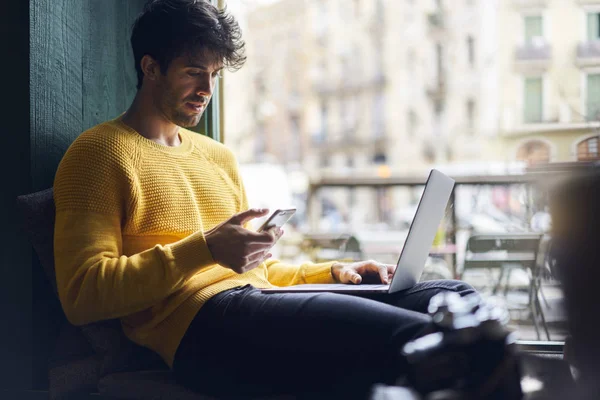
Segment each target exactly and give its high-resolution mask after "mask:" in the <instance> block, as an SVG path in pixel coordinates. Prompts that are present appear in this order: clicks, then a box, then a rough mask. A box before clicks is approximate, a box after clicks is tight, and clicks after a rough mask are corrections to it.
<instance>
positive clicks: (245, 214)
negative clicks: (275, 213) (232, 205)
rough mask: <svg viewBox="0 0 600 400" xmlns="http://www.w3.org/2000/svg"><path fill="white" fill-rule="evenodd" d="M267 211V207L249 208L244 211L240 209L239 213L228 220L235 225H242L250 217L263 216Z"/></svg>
mask: <svg viewBox="0 0 600 400" xmlns="http://www.w3.org/2000/svg"><path fill="white" fill-rule="evenodd" d="M268 213H269V209H267V208H251V209H249V210H246V211H242V212H241V213H238V214H235V215H234V216H233V217H231V218H229V222H231V223H232V224H236V225H244V224H245V223H246V222H248V221H250V220H251V219H254V218H258V217H263V216H265V215H267V214H268Z"/></svg>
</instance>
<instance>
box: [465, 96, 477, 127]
mask: <svg viewBox="0 0 600 400" xmlns="http://www.w3.org/2000/svg"><path fill="white" fill-rule="evenodd" d="M467 129H468V133H469V134H470V135H472V134H473V133H474V132H475V101H474V100H473V99H469V100H468V101H467Z"/></svg>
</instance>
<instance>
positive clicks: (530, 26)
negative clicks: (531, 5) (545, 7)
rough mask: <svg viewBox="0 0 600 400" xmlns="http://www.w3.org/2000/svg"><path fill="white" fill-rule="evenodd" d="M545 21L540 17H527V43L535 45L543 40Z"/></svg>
mask: <svg viewBox="0 0 600 400" xmlns="http://www.w3.org/2000/svg"><path fill="white" fill-rule="evenodd" d="M543 35H544V33H543V20H542V17H541V16H540V15H536V16H526V17H525V43H527V44H530V43H534V42H535V41H536V40H539V38H542V37H543Z"/></svg>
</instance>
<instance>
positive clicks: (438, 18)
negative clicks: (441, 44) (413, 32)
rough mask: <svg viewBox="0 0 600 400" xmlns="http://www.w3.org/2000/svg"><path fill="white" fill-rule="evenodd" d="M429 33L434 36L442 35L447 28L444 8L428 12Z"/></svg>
mask: <svg viewBox="0 0 600 400" xmlns="http://www.w3.org/2000/svg"><path fill="white" fill-rule="evenodd" d="M427 23H428V28H429V33H430V34H431V35H434V36H440V37H441V36H442V35H444V33H445V29H446V15H445V13H444V12H443V11H442V10H438V11H435V12H432V13H429V14H427Z"/></svg>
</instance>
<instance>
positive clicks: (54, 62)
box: [0, 0, 144, 389]
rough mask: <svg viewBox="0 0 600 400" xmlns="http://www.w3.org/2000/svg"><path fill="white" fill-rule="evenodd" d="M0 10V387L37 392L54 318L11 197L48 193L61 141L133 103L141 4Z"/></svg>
mask: <svg viewBox="0 0 600 400" xmlns="http://www.w3.org/2000/svg"><path fill="white" fill-rule="evenodd" d="M0 3H2V4H1V5H0V27H1V28H0V29H2V30H1V31H0V32H2V38H3V39H2V40H1V41H0V54H3V55H8V57H5V60H10V62H6V61H5V62H2V63H0V64H1V66H0V68H1V71H2V75H1V76H2V77H3V78H4V86H3V89H4V90H3V92H4V94H3V96H2V97H3V100H2V101H3V106H2V113H3V114H6V115H3V117H4V118H2V120H3V123H2V124H1V125H0V134H1V135H2V136H1V137H2V139H3V141H2V143H3V144H4V148H3V149H2V150H1V151H2V154H3V156H2V157H0V158H1V159H2V163H3V167H4V168H3V171H4V172H5V174H8V175H9V178H8V179H7V180H6V181H7V183H6V184H5V185H4V187H5V190H3V193H2V208H1V209H0V213H1V215H2V216H1V220H2V221H3V223H2V245H3V246H4V248H5V249H6V250H5V251H3V252H1V253H2V256H0V257H1V260H2V265H1V266H0V267H1V268H2V270H1V274H2V275H0V276H2V280H1V281H0V282H1V283H0V285H1V288H0V293H1V297H0V301H1V306H0V307H2V309H1V310H0V312H1V314H0V315H2V319H3V321H2V324H1V326H3V328H2V329H1V331H2V334H1V336H0V338H1V339H2V340H1V341H0V346H1V349H2V350H1V353H0V359H1V360H2V362H1V363H0V365H1V366H2V367H0V368H2V369H1V370H0V379H1V381H0V389H2V388H43V387H44V386H45V385H46V384H47V381H46V374H47V369H46V363H47V358H48V354H49V348H50V343H52V341H53V339H54V336H55V335H56V332H57V329H58V327H59V325H60V324H61V323H62V322H63V321H64V320H63V317H62V316H61V315H60V308H59V307H60V306H59V304H58V301H57V300H56V299H54V298H52V295H51V293H50V291H49V287H48V284H47V282H46V281H45V279H44V277H43V274H42V271H41V268H40V266H39V265H38V261H37V258H36V257H35V255H34V254H32V251H31V247H30V246H29V243H28V241H27V239H26V238H25V236H24V235H23V233H22V232H21V231H20V230H19V229H18V218H17V217H18V215H17V214H16V210H15V197H16V196H17V195H19V194H24V193H28V192H32V191H37V190H41V189H45V188H48V187H50V186H52V183H53V180H54V174H55V172H56V167H57V166H58V163H59V162H60V159H61V158H62V155H63V154H64V152H65V151H66V149H67V148H68V146H69V145H70V144H71V142H72V141H73V140H74V139H75V138H76V137H77V136H78V135H79V134H80V133H81V132H82V131H84V130H85V129H87V128H89V127H92V126H94V125H96V124H98V123H100V122H102V121H105V120H107V119H109V118H114V117H116V116H118V115H119V114H120V113H121V112H123V111H125V109H126V107H127V106H128V105H129V103H130V102H131V100H132V99H133V96H134V94H135V83H136V78H135V70H134V68H133V56H132V54H131V49H130V45H129V33H130V28H131V24H132V22H133V20H134V19H135V17H136V16H137V14H138V13H139V11H140V10H141V8H142V5H143V3H144V0H127V1H123V0H30V1H29V2H26V1H6V2H0ZM7 100H8V101H7ZM4 103H6V104H4ZM4 121H6V122H4ZM90 167H91V168H93V166H90Z"/></svg>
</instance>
